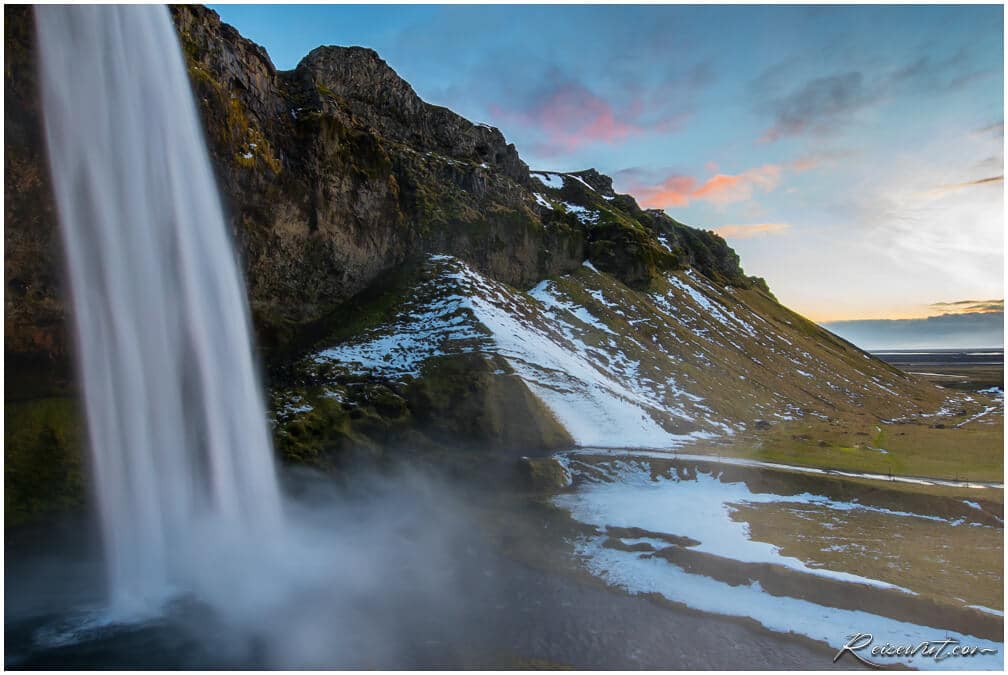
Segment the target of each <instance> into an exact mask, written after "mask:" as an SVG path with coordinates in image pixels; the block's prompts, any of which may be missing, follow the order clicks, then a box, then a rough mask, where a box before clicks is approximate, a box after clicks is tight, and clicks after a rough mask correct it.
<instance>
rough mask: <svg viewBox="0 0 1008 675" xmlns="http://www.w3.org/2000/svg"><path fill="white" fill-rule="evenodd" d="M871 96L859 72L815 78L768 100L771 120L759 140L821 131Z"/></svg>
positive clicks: (859, 107)
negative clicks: (771, 123) (772, 121)
mask: <svg viewBox="0 0 1008 675" xmlns="http://www.w3.org/2000/svg"><path fill="white" fill-rule="evenodd" d="M873 98H874V97H873V95H872V94H871V92H870V91H869V88H868V86H867V85H866V83H865V80H864V77H863V76H862V74H861V73H860V72H857V71H852V72H848V73H842V74H839V75H830V76H827V77H819V78H816V79H814V80H811V81H809V82H806V83H805V84H804V85H802V86H801V87H799V88H798V89H795V90H794V91H792V92H791V93H790V94H787V95H785V96H782V97H779V98H776V99H773V100H772V101H770V102H769V105H768V107H769V108H770V110H771V112H772V115H773V117H774V123H773V126H771V127H770V128H769V129H767V130H766V132H764V134H763V136H762V138H761V140H763V141H767V142H773V141H776V140H779V139H781V138H783V137H785V136H792V135H796V134H801V133H804V132H808V131H811V132H813V133H821V132H823V131H825V130H827V129H829V128H831V127H833V126H835V125H836V124H837V123H838V122H840V121H842V120H843V119H845V118H847V117H849V116H851V115H852V114H854V113H855V112H856V111H858V110H859V109H861V108H862V107H864V106H865V105H867V104H868V103H870V102H871V101H872V100H873Z"/></svg>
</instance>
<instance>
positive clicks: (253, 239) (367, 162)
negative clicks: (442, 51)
mask: <svg viewBox="0 0 1008 675" xmlns="http://www.w3.org/2000/svg"><path fill="white" fill-rule="evenodd" d="M171 16H172V20H173V21H174V22H175V25H176V27H177V29H178V34H179V41H180V44H181V46H182V50H183V53H184V55H185V60H186V65H187V67H188V71H189V75H190V79H191V82H192V87H193V91H194V94H195V98H196V102H197V105H198V108H199V112H200V114H201V116H202V118H203V121H204V124H205V127H206V132H207V141H208V149H209V152H210V156H211V159H212V162H213V165H214V168H215V172H216V176H217V180H218V184H219V188H220V190H221V194H222V198H223V201H224V204H225V210H226V213H227V215H228V217H229V222H230V225H231V229H232V231H233V234H234V236H235V239H236V241H237V243H238V248H239V252H240V255H241V257H242V261H243V263H244V268H245V273H246V279H247V282H248V286H249V295H250V300H251V305H252V311H253V319H254V324H255V327H256V331H257V333H258V341H259V344H260V345H261V346H262V347H263V348H264V350H265V351H266V357H267V361H268V362H269V363H274V362H276V361H277V360H278V359H283V358H284V355H285V354H287V353H290V352H291V351H294V350H296V349H298V348H299V347H301V346H303V345H305V344H306V343H308V342H310V341H311V340H312V338H313V336H316V335H317V334H318V331H319V330H320V329H319V326H321V325H324V324H325V323H326V322H327V320H328V317H330V316H332V315H333V314H334V312H335V311H336V310H337V309H338V308H339V307H340V305H341V304H342V303H343V302H345V301H347V300H348V299H350V298H353V297H354V296H356V295H357V294H359V293H360V292H361V291H362V290H364V289H365V288H367V287H368V286H369V285H370V284H372V283H374V282H375V281H376V280H377V279H378V278H379V277H380V275H382V274H383V273H385V272H387V271H389V270H391V269H393V268H396V267H397V266H400V265H402V264H404V263H405V262H406V261H407V260H408V259H411V258H413V257H416V256H418V255H422V254H424V253H429V252H439V253H447V254H451V255H455V256H457V257H459V258H462V259H464V260H466V261H467V262H469V263H470V264H472V265H473V266H475V267H476V268H477V269H479V270H480V271H481V272H483V273H485V274H487V275H489V276H491V277H493V278H495V279H497V280H500V281H504V282H507V283H509V284H512V285H515V286H519V287H529V286H532V285H534V284H535V283H537V282H538V281H540V280H541V279H543V278H545V277H547V276H552V275H556V274H562V273H566V272H570V271H572V270H573V269H575V268H576V267H577V266H578V265H579V264H580V263H581V261H582V260H584V259H585V258H589V259H591V260H592V261H593V262H596V263H597V264H598V266H599V268H600V269H604V270H606V271H609V272H611V273H612V274H614V275H615V276H617V277H618V278H620V279H621V280H623V281H625V282H626V283H629V284H632V285H635V286H646V285H647V284H648V283H649V282H650V280H651V279H653V278H654V276H655V275H656V274H657V273H658V272H659V271H661V270H662V269H669V268H672V267H683V266H686V265H695V266H697V267H698V269H700V270H701V271H703V272H704V273H705V274H707V275H708V276H711V278H714V279H717V280H722V281H724V282H725V283H730V284H739V285H747V286H748V285H751V284H752V283H753V280H752V279H749V278H748V277H745V276H744V275H743V274H742V272H741V270H740V269H739V267H738V259H737V256H735V255H734V253H733V252H732V251H731V249H730V248H728V247H727V245H726V244H725V243H724V241H723V240H722V239H720V238H718V237H716V235H712V234H709V233H704V232H700V231H698V230H693V229H692V228H688V227H686V226H685V225H681V224H679V223H676V222H675V221H673V220H672V219H671V218H668V216H665V215H664V214H661V213H655V212H645V211H642V210H641V209H640V208H639V207H638V206H637V204H636V202H634V200H633V198H632V197H629V196H627V195H615V193H613V190H612V180H611V179H610V178H609V177H608V176H604V175H602V174H600V173H598V172H597V171H595V170H594V169H589V170H586V171H581V172H578V173H577V174H575V175H577V176H578V177H580V178H581V179H582V180H584V181H585V183H587V184H588V185H589V186H591V188H593V189H594V192H592V191H591V190H589V189H588V188H585V187H584V186H583V185H581V184H580V183H578V182H577V181H574V180H568V181H567V183H568V185H565V187H564V190H563V191H562V192H563V195H562V198H563V199H565V200H567V201H569V202H570V203H575V204H580V205H584V206H586V207H592V208H594V207H596V206H597V207H599V208H600V209H605V211H604V213H605V214H608V215H607V217H605V218H602V219H600V223H601V224H600V225H598V226H591V225H587V224H585V223H582V222H580V221H579V220H578V219H576V218H574V217H572V216H571V215H570V214H558V213H556V212H553V211H550V210H549V209H544V208H542V207H541V206H539V205H537V203H536V200H535V198H534V196H533V194H532V192H533V191H540V190H539V188H540V187H541V186H539V185H538V182H537V181H535V180H534V179H532V178H531V177H530V174H529V170H528V167H527V166H526V165H525V163H524V162H523V161H522V160H521V158H520V157H519V156H518V153H517V151H516V150H515V147H514V145H512V144H509V143H507V141H506V140H505V138H504V136H503V135H502V134H501V132H500V131H499V130H498V129H495V128H492V127H489V126H486V125H481V124H473V123H472V122H470V121H468V120H466V119H464V118H462V117H461V116H459V115H457V114H455V113H453V112H452V111H450V110H448V109H446V108H443V107H439V106H434V105H430V104H428V103H426V102H424V101H423V100H421V99H420V97H419V96H417V94H416V92H415V91H414V90H413V88H412V87H411V86H410V85H409V84H408V83H407V82H405V81H404V80H403V79H402V78H400V77H399V76H398V75H397V74H396V73H395V71H394V70H393V69H392V68H391V67H389V65H388V64H387V63H385V61H383V60H382V59H381V58H380V57H379V56H378V54H377V53H375V52H374V51H373V50H370V49H364V48H361V47H331V46H326V47H318V48H317V49H314V50H312V51H311V52H310V53H309V54H308V55H307V56H306V57H305V58H304V59H303V60H302V61H301V63H299V64H298V66H297V68H295V69H294V70H292V71H287V72H281V71H278V70H277V69H276V68H275V67H274V65H273V64H272V62H271V61H270V59H269V56H268V55H267V54H266V52H265V50H263V49H262V47H260V46H258V45H256V44H254V43H252V42H251V41H249V40H246V39H245V38H243V37H241V35H240V34H239V33H238V31H236V30H235V29H234V28H232V27H231V26H228V25H227V24H224V23H222V22H221V21H220V17H219V16H218V15H217V14H216V13H215V12H213V11H211V10H209V9H207V8H205V7H200V6H193V5H182V6H175V7H172V8H171ZM5 18H6V29H5V31H6V35H5V54H6V60H7V61H6V62H7V68H6V71H5V77H4V84H5V93H6V97H7V103H6V110H5V112H6V119H5V133H6V139H7V140H6V156H5V168H6V180H5V205H4V206H5V215H6V225H7V226H6V228H5V244H6V253H7V256H6V265H5V278H6V283H7V302H6V308H5V309H6V321H5V326H6V336H5V348H6V350H7V354H8V355H9V356H10V355H12V354H13V355H16V356H17V357H18V359H17V360H18V362H19V363H26V364H29V365H28V366H26V367H25V368H26V369H27V370H34V371H39V370H40V368H41V367H42V366H41V365H40V364H42V365H46V367H47V368H48V369H49V370H50V371H52V372H53V373H56V372H59V373H63V374H64V375H65V374H66V373H67V372H69V371H68V368H67V367H66V363H67V359H66V352H67V348H66V346H67V339H66V330H65V327H64V324H65V316H66V308H65V305H64V300H63V298H64V294H63V293H62V292H61V288H60V285H59V279H60V276H61V273H60V270H61V268H62V265H61V260H60V253H59V237H58V234H57V229H56V227H57V225H56V219H55V214H54V209H53V206H52V203H53V202H52V198H51V188H50V186H49V182H48V180H49V179H48V173H47V170H46V167H45V160H44V153H43V147H44V146H43V144H42V139H41V131H40V114H39V112H40V111H39V109H38V93H37V82H36V74H35V45H34V28H33V20H32V13H31V9H30V8H29V7H15V6H8V7H5ZM600 196H604V197H609V198H611V199H608V200H605V201H603V200H601V199H600ZM661 233H664V234H665V235H666V236H667V237H668V238H669V240H670V241H672V242H674V246H673V253H672V254H669V253H668V252H667V251H666V250H665V249H664V248H663V247H661V246H660V245H659V244H658V242H657V240H656V235H658V234H661ZM15 370H17V369H15ZM44 379H45V380H46V381H47V382H52V381H55V379H56V378H55V376H54V375H47V376H46V377H45V378H44ZM64 379H65V377H64Z"/></svg>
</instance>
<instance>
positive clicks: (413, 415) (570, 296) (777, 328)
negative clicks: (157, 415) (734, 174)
mask: <svg viewBox="0 0 1008 675" xmlns="http://www.w3.org/2000/svg"><path fill="white" fill-rule="evenodd" d="M566 179H567V180H572V179H575V177H571V176H568V177H566ZM575 210H576V209H575ZM584 213H586V214H590V213H591V212H590V210H587V207H586V211H585V212H584ZM296 370H297V373H298V375H299V377H298V378H295V380H296V381H298V384H297V385H296V386H294V387H292V388H290V389H284V390H278V391H277V392H275V394H276V400H275V404H276V405H275V407H276V410H277V413H276V416H277V422H278V424H279V432H278V440H279V444H280V448H281V450H282V451H284V452H286V453H289V454H291V455H292V456H295V457H298V458H299V459H301V460H308V461H320V462H323V463H324V462H325V461H326V456H327V455H328V456H329V457H332V456H333V455H338V454H339V453H340V451H342V450H344V449H346V448H347V447H370V448H371V449H372V450H374V451H377V450H378V448H379V447H381V446H387V445H400V444H401V445H417V444H434V445H436V444H439V443H440V444H455V445H462V446H479V447H485V446H487V445H490V446H492V447H501V448H511V449H516V450H520V451H522V452H524V453H533V452H535V451H537V450H543V449H551V448H557V447H562V446H563V445H565V444H566V445H581V446H596V447H651V448H672V447H677V446H681V445H682V444H684V443H689V442H695V441H698V440H704V441H712V440H716V439H724V438H732V437H735V436H737V435H739V434H744V433H753V432H758V431H759V430H763V429H767V428H769V427H771V426H773V425H776V424H780V423H783V422H789V423H790V422H798V421H802V420H806V419H807V420H811V421H814V422H816V423H817V424H822V425H841V424H845V423H846V422H847V421H848V420H850V419H851V417H852V416H854V417H859V418H861V419H860V422H861V423H862V424H874V423H875V422H877V421H878V420H879V419H880V418H890V417H892V418H895V417H915V416H918V415H921V414H928V413H930V412H932V411H933V410H934V409H935V408H936V407H938V406H939V405H940V404H941V402H942V401H943V400H944V396H943V394H942V393H941V392H940V391H938V390H936V389H933V388H931V387H927V386H924V387H922V386H921V385H920V383H919V382H918V381H916V380H915V379H913V378H910V377H909V376H907V375H905V374H903V373H901V372H899V371H896V370H894V369H892V368H890V367H889V366H887V365H886V364H884V363H882V362H880V361H878V360H876V359H874V358H871V357H870V356H868V355H867V354H865V353H864V352H862V351H861V350H858V349H857V348H855V347H853V346H852V345H850V344H848V343H846V342H844V341H843V340H840V339H838V338H836V337H834V336H832V335H830V334H829V333H827V332H825V331H823V330H822V329H821V328H819V327H818V326H815V325H814V324H811V323H810V322H808V321H807V320H805V319H803V318H802V317H800V316H798V315H796V314H794V313H793V312H790V311H789V310H787V309H786V308H784V307H782V306H781V305H780V304H778V303H777V302H775V301H774V300H773V299H771V298H770V297H768V296H767V295H766V293H764V292H763V291H760V290H758V289H739V288H733V287H731V286H726V285H720V284H717V283H715V282H713V281H711V280H710V279H709V278H707V277H706V276H704V275H703V274H701V273H700V272H698V271H696V270H694V269H687V270H681V271H668V272H666V273H665V274H664V275H663V276H662V277H661V278H660V279H658V280H655V281H654V282H653V283H652V284H651V285H649V287H648V288H646V289H635V288H633V287H631V286H628V285H627V284H625V283H623V282H621V281H619V280H617V279H615V278H614V277H613V276H612V275H610V274H606V273H604V272H601V271H600V270H599V269H597V268H596V267H595V266H594V265H593V264H591V263H590V262H587V261H585V263H584V264H583V265H582V266H581V267H580V268H578V269H577V270H575V271H574V272H572V273H570V274H567V275H562V276H558V277H554V278H551V279H547V280H544V281H542V282H540V283H539V284H537V285H536V286H535V287H533V288H532V289H529V290H527V291H522V290H518V289H516V288H514V287H512V286H509V285H507V284H504V283H501V282H496V281H494V280H491V279H489V278H487V277H486V276H484V275H482V274H480V273H479V272H477V271H476V270H475V269H473V268H472V267H471V266H469V265H467V264H466V263H465V262H463V261H461V260H458V259H457V258H453V257H450V256H444V255H433V256H430V257H429V258H428V260H427V261H426V262H425V263H424V264H423V265H421V266H419V267H418V268H417V269H415V270H413V271H411V272H409V273H407V272H404V273H403V274H402V275H401V276H400V277H399V278H398V279H396V280H395V281H391V282H390V283H389V284H388V285H386V286H385V287H384V288H383V292H382V294H380V295H376V296H375V297H374V298H373V299H372V301H371V302H368V303H365V304H364V305H363V306H362V309H361V311H359V312H356V313H351V314H349V315H348V328H346V329H344V330H343V331H341V332H339V333H337V334H334V335H333V336H332V338H331V339H329V340H324V341H322V342H321V343H320V344H319V347H318V349H317V350H316V351H314V352H312V353H311V354H310V355H308V356H307V357H305V358H304V359H303V360H302V361H301V362H300V363H299V364H298V367H297V369H296ZM504 388H507V390H508V391H510V392H512V394H511V395H510V396H509V397H507V398H508V400H509V401H510V405H509V407H508V408H507V409H504V408H502V407H501V405H500V400H501V396H500V392H501V390H502V389H504ZM519 394H520V395H519ZM362 410H367V411H368V414H367V415H366V416H365V415H363V414H362V412H361V411H362ZM383 411H384V412H383ZM389 411H392V412H389Z"/></svg>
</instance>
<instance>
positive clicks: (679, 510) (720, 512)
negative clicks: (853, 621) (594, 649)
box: [555, 461, 945, 592]
mask: <svg viewBox="0 0 1008 675" xmlns="http://www.w3.org/2000/svg"><path fill="white" fill-rule="evenodd" d="M609 466H610V467H611V472H610V477H609V479H608V480H602V481H592V482H590V483H588V484H587V485H585V486H584V487H583V488H582V489H581V490H579V491H578V492H576V493H571V494H565V495H560V496H559V497H557V498H556V499H555V503H556V504H557V505H559V506H562V507H563V508H566V509H568V510H569V511H570V512H571V515H572V516H574V518H575V519H576V520H579V521H581V522H584V523H589V524H592V525H596V526H599V527H604V526H606V525H614V526H617V527H640V528H643V529H645V530H651V531H653V532H670V533H672V534H676V535H680V536H685V537H690V538H691V539H696V540H697V541H699V542H701V543H700V544H699V545H698V546H696V547H695V548H694V550H696V551H702V552H705V553H710V554H713V555H717V556H721V557H723V558H731V559H732V560H738V561H740V562H746V563H773V564H777V565H783V566H784V567H788V568H790V569H793V570H797V571H799V572H802V573H805V574H811V575H816V576H823V577H830V578H832V579H837V580H839V581H847V582H854V583H863V584H868V585H871V586H877V587H879V588H894V589H899V590H903V591H906V589H903V588H899V587H898V586H895V585H893V584H889V583H885V582H882V581H877V580H875V579H868V578H865V577H861V576H857V575H855V574H848V573H846V572H843V571H840V570H829V569H823V568H812V567H809V566H808V565H806V564H805V563H804V562H802V561H801V560H799V559H798V558H792V557H790V556H784V555H781V554H780V552H779V550H778V548H777V547H776V546H773V545H772V544H767V543H765V542H761V541H753V540H751V539H750V538H749V526H748V524H746V523H744V522H737V521H735V520H732V518H731V514H732V512H733V511H734V509H733V508H732V506H731V505H732V504H766V503H787V504H815V505H819V506H824V507H826V508H829V509H833V510H836V511H849V510H855V509H862V510H867V511H875V512H878V513H883V514H886V515H890V516H901V517H912V518H925V519H927V520H938V521H943V522H945V521H944V519H942V518H938V517H937V516H920V515H917V514H913V513H905V512H897V511H890V510H888V509H882V508H877V507H870V506H864V505H861V504H857V503H852V502H837V501H834V500H831V499H829V498H827V497H823V496H821V495H812V494H808V493H804V494H800V495H789V496H784V495H775V494H769V493H754V492H752V491H750V490H749V488H748V486H747V485H746V484H745V483H743V482H732V483H726V482H722V481H721V480H719V479H718V478H717V477H716V476H714V475H712V474H707V473H702V472H697V474H696V478H695V479H692V480H679V479H677V478H672V479H666V478H660V479H658V480H652V479H651V474H650V472H649V471H647V470H646V469H645V468H643V467H642V465H641V464H639V463H629V462H624V461H615V462H610V463H609ZM594 468H596V469H597V468H598V466H597V465H596V466H595V467H594ZM669 514H675V515H674V517H670V515H669ZM907 592H909V591H907Z"/></svg>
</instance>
